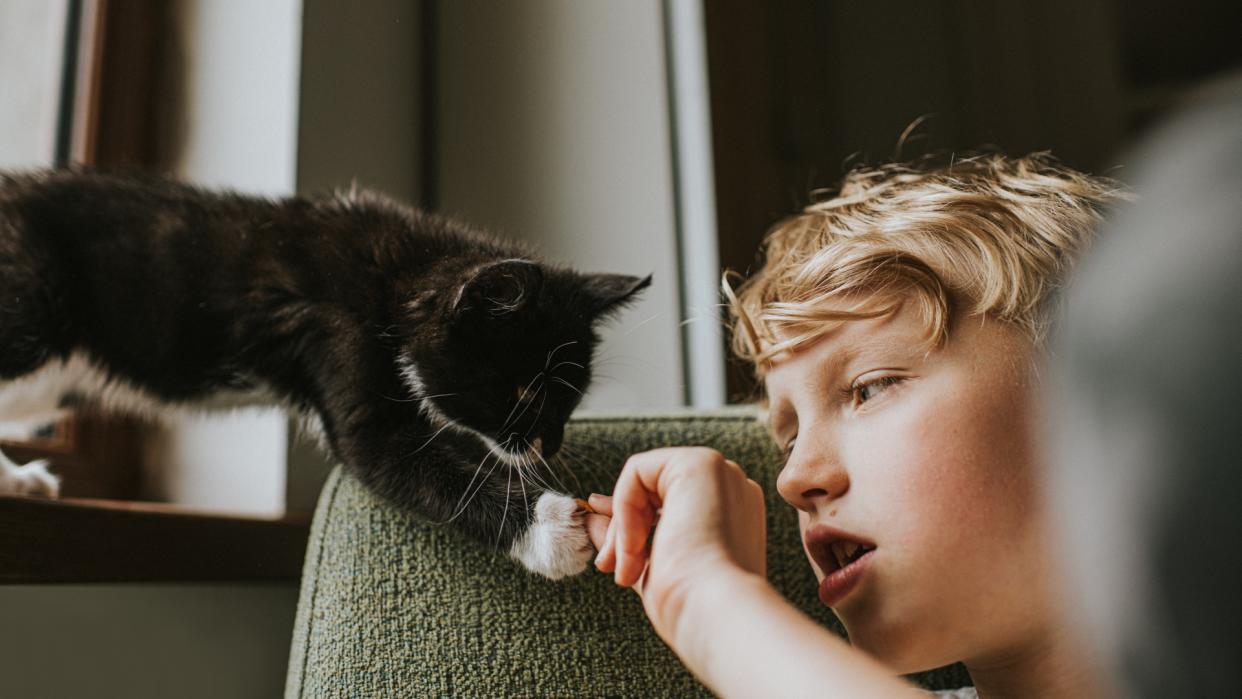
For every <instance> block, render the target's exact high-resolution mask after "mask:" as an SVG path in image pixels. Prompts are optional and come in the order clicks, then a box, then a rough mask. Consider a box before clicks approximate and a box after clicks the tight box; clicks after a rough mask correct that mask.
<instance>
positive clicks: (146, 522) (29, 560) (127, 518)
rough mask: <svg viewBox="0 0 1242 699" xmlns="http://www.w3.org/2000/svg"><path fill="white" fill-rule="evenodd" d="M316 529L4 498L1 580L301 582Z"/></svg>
mask: <svg viewBox="0 0 1242 699" xmlns="http://www.w3.org/2000/svg"><path fill="white" fill-rule="evenodd" d="M308 525H309V518H308V517H306V516H304V515H301V516H287V517H282V518H278V519H262V518H256V517H246V516H239V515H223V514H219V513H204V512H200V511H195V510H193V509H190V508H184V507H177V506H172V505H158V504H154V503H135V502H119V501H110V500H74V499H66V500H45V499H40V498H21V497H2V496H0V532H4V537H3V539H4V545H3V546H0V584H13V583H88V582H89V583H103V582H189V581H196V582H223V581H253V582H290V581H296V580H298V579H299V577H300V576H301V573H302V559H303V556H304V555H305V551H306V542H307V537H308V534H309V526H308Z"/></svg>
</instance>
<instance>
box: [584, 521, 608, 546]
mask: <svg viewBox="0 0 1242 699" xmlns="http://www.w3.org/2000/svg"><path fill="white" fill-rule="evenodd" d="M611 519H612V518H611V517H606V516H604V515H602V514H588V515H587V516H586V530H587V536H588V537H590V539H591V545H592V546H594V547H595V550H597V551H598V550H599V549H600V548H602V547H603V545H604V538H605V537H607V536H608V522H609V521H610V520H611Z"/></svg>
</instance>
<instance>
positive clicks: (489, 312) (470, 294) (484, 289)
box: [453, 260, 543, 318]
mask: <svg viewBox="0 0 1242 699" xmlns="http://www.w3.org/2000/svg"><path fill="white" fill-rule="evenodd" d="M542 285H543V270H542V269H540V268H539V265H538V264H537V263H534V262H530V261H527V260H502V261H500V262H492V263H489V264H486V265H483V266H482V267H478V268H476V269H475V270H474V271H473V273H472V274H471V276H470V278H469V279H467V280H466V282H465V283H464V284H462V285H461V286H460V287H459V288H458V290H457V299H456V301H454V303H453V315H455V316H456V317H457V318H468V317H476V318H500V317H504V316H509V315H512V314H514V313H517V312H518V311H521V310H522V309H523V308H525V307H526V306H527V304H529V303H531V302H532V301H533V300H534V299H535V298H536V297H537V296H538V295H539V288H540V287H541V286H542Z"/></svg>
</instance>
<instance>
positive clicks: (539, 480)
mask: <svg viewBox="0 0 1242 699" xmlns="http://www.w3.org/2000/svg"><path fill="white" fill-rule="evenodd" d="M523 441H524V442H525V440H523ZM526 446H527V447H528V449H527V451H526V453H525V454H523V455H522V457H521V458H522V460H523V461H524V462H525V463H526V464H527V465H528V466H530V467H531V470H530V471H529V472H528V473H527V475H529V476H530V479H531V480H532V481H534V482H535V484H536V485H538V486H539V487H540V488H543V489H544V490H551V491H556V490H557V489H556V488H553V487H552V485H551V484H550V483H548V481H547V479H545V478H544V477H543V476H542V475H540V473H539V469H537V468H535V462H534V460H533V459H531V458H530V457H529V456H528V454H535V455H536V456H538V452H537V451H536V450H535V448H534V447H533V446H531V444H530V442H526ZM540 458H543V457H540ZM559 492H562V493H563V492H565V490H564V488H561V489H560V491H559Z"/></svg>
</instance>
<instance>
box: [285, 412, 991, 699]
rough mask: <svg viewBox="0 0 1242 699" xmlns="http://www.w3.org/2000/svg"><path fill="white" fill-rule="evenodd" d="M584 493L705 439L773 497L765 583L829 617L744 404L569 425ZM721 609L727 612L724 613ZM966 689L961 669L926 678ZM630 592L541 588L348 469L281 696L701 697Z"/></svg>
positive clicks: (308, 584)
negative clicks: (636, 458) (631, 461)
mask: <svg viewBox="0 0 1242 699" xmlns="http://www.w3.org/2000/svg"><path fill="white" fill-rule="evenodd" d="M566 444H567V445H568V447H567V448H566V449H565V452H564V453H566V454H572V460H573V463H575V464H576V468H575V472H576V475H575V476H573V477H571V476H569V475H568V473H567V472H564V471H561V472H559V473H558V475H559V476H560V478H561V480H563V481H566V482H567V483H566V485H567V490H569V491H570V492H573V493H575V494H579V495H586V494H587V493H589V492H590V491H597V492H609V491H610V490H611V483H612V480H613V476H614V475H615V473H616V471H617V470H618V469H619V468H620V466H621V464H622V463H623V462H624V460H625V457H626V455H628V454H630V453H633V452H636V451H641V450H645V449H651V448H655V447H660V446H667V445H681V444H707V445H711V446H714V447H716V448H718V449H720V450H721V451H722V452H724V453H725V454H727V455H728V456H730V457H732V458H733V459H735V460H736V461H738V462H739V463H741V464H743V465H744V466H745V467H747V469H748V471H749V472H750V474H751V475H752V477H754V478H755V479H756V480H757V481H759V482H760V483H761V484H763V485H764V487H765V490H766V491H767V493H768V508H769V510H768V511H769V522H768V531H769V571H770V577H771V580H772V582H773V584H774V585H775V586H776V587H777V588H778V589H779V590H781V591H782V593H783V594H785V595H786V596H787V597H788V598H789V599H790V600H791V601H792V602H793V603H794V604H796V605H798V606H799V607H801V608H803V609H804V610H806V611H807V613H808V614H809V615H811V616H812V617H813V618H815V619H816V620H818V621H819V622H821V623H823V624H825V625H834V624H835V620H834V619H833V617H832V615H831V613H830V612H829V611H828V610H827V609H826V608H824V607H823V606H821V605H820V604H819V603H818V601H817V600H816V595H815V579H814V576H813V574H812V573H811V571H810V568H809V566H808V565H807V563H806V562H805V559H804V558H803V555H802V550H801V545H800V541H799V536H798V529H797V518H796V516H795V515H794V512H793V510H792V509H791V508H790V507H789V506H788V505H786V504H785V503H784V502H783V501H781V500H780V498H779V496H778V495H777V493H776V489H775V478H776V474H777V471H778V468H779V456H778V454H777V453H776V450H775V448H774V447H773V445H772V444H771V442H770V440H769V439H768V437H767V435H766V433H765V432H764V430H763V427H762V426H761V425H760V424H759V423H758V422H757V421H756V420H755V417H754V414H753V413H751V412H730V413H724V414H703V413H699V414H693V415H681V416H664V417H660V416H650V417H641V416H628V417H612V418H608V417H597V418H583V419H576V420H574V421H573V422H572V423H571V424H570V426H569V428H568V430H567V433H566ZM721 613H722V614H727V613H728V609H722V610H721ZM922 679H923V680H924V681H925V682H927V683H928V685H929V686H932V687H936V688H946V687H957V686H961V685H962V684H966V683H968V681H969V680H968V678H967V677H966V675H965V673H964V671H962V670H961V669H960V668H956V669H953V670H949V671H942V672H940V673H933V674H929V675H926V676H924V677H923V678H922ZM706 694H707V692H706V690H705V689H704V688H703V687H702V686H701V685H700V684H698V682H696V681H695V680H694V678H693V677H692V676H690V675H689V673H687V672H686V671H685V669H684V668H683V667H682V666H681V665H680V663H678V662H677V660H676V658H675V656H673V654H672V653H671V652H670V651H669V650H668V649H667V648H666V647H665V646H664V645H663V644H662V643H661V642H660V640H659V638H658V637H657V636H656V635H655V633H654V632H653V631H652V630H651V628H650V625H649V624H648V623H647V621H646V618H645V617H644V616H643V613H642V609H641V606H640V605H639V602H638V599H637V598H636V596H635V595H633V594H632V593H630V592H628V591H624V590H619V589H617V588H616V587H615V586H614V585H613V584H612V581H611V577H609V576H604V575H600V574H597V573H595V572H593V571H589V572H587V573H586V574H584V575H581V576H579V577H577V578H574V579H571V580H568V581H561V582H556V583H553V582H549V581H546V580H543V579H540V578H536V577H534V576H532V575H530V574H528V573H526V572H525V571H524V570H522V569H520V568H519V567H517V566H516V565H515V564H514V563H512V562H511V561H509V560H508V559H507V558H505V557H504V556H502V555H500V554H498V553H496V552H495V551H493V550H490V549H488V548H486V547H482V546H479V545H478V544H475V543H473V542H470V541H467V540H465V539H463V538H462V537H460V536H459V535H457V534H456V533H455V532H454V531H453V530H452V529H451V528H450V527H444V526H435V525H430V524H427V523H425V522H422V521H419V520H418V519H416V518H414V517H411V516H408V515H406V514H403V513H401V512H398V511H396V510H394V509H393V508H391V507H389V506H386V505H385V504H383V503H381V502H379V501H377V500H376V499H375V498H374V497H372V496H371V495H370V494H369V493H368V492H367V491H366V490H365V489H364V488H363V487H362V486H361V485H360V484H359V483H358V481H356V480H355V479H354V478H352V477H350V476H349V475H348V474H346V473H345V472H343V471H341V470H337V471H336V472H334V473H333V475H332V477H331V478H330V479H329V481H328V484H327V485H326V487H325V488H324V492H323V494H322V496H321V499H320V503H319V508H318V510H317V512H316V515H315V521H314V525H313V528H312V533H311V540H310V545H309V547H308V550H307V558H306V568H305V572H304V576H303V582H302V593H301V600H300V602H299V605H298V615H297V622H296V627H295V631H294V639H293V647H292V652H291V654H290V663H289V676H288V684H287V686H286V696H287V697H338V696H349V697H394V696H489V697H493V696H494V697H501V696H503V697H515V696H539V697H548V696H556V697H568V696H593V697H598V696H625V697H656V696H676V697H683V696H698V695H706Z"/></svg>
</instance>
